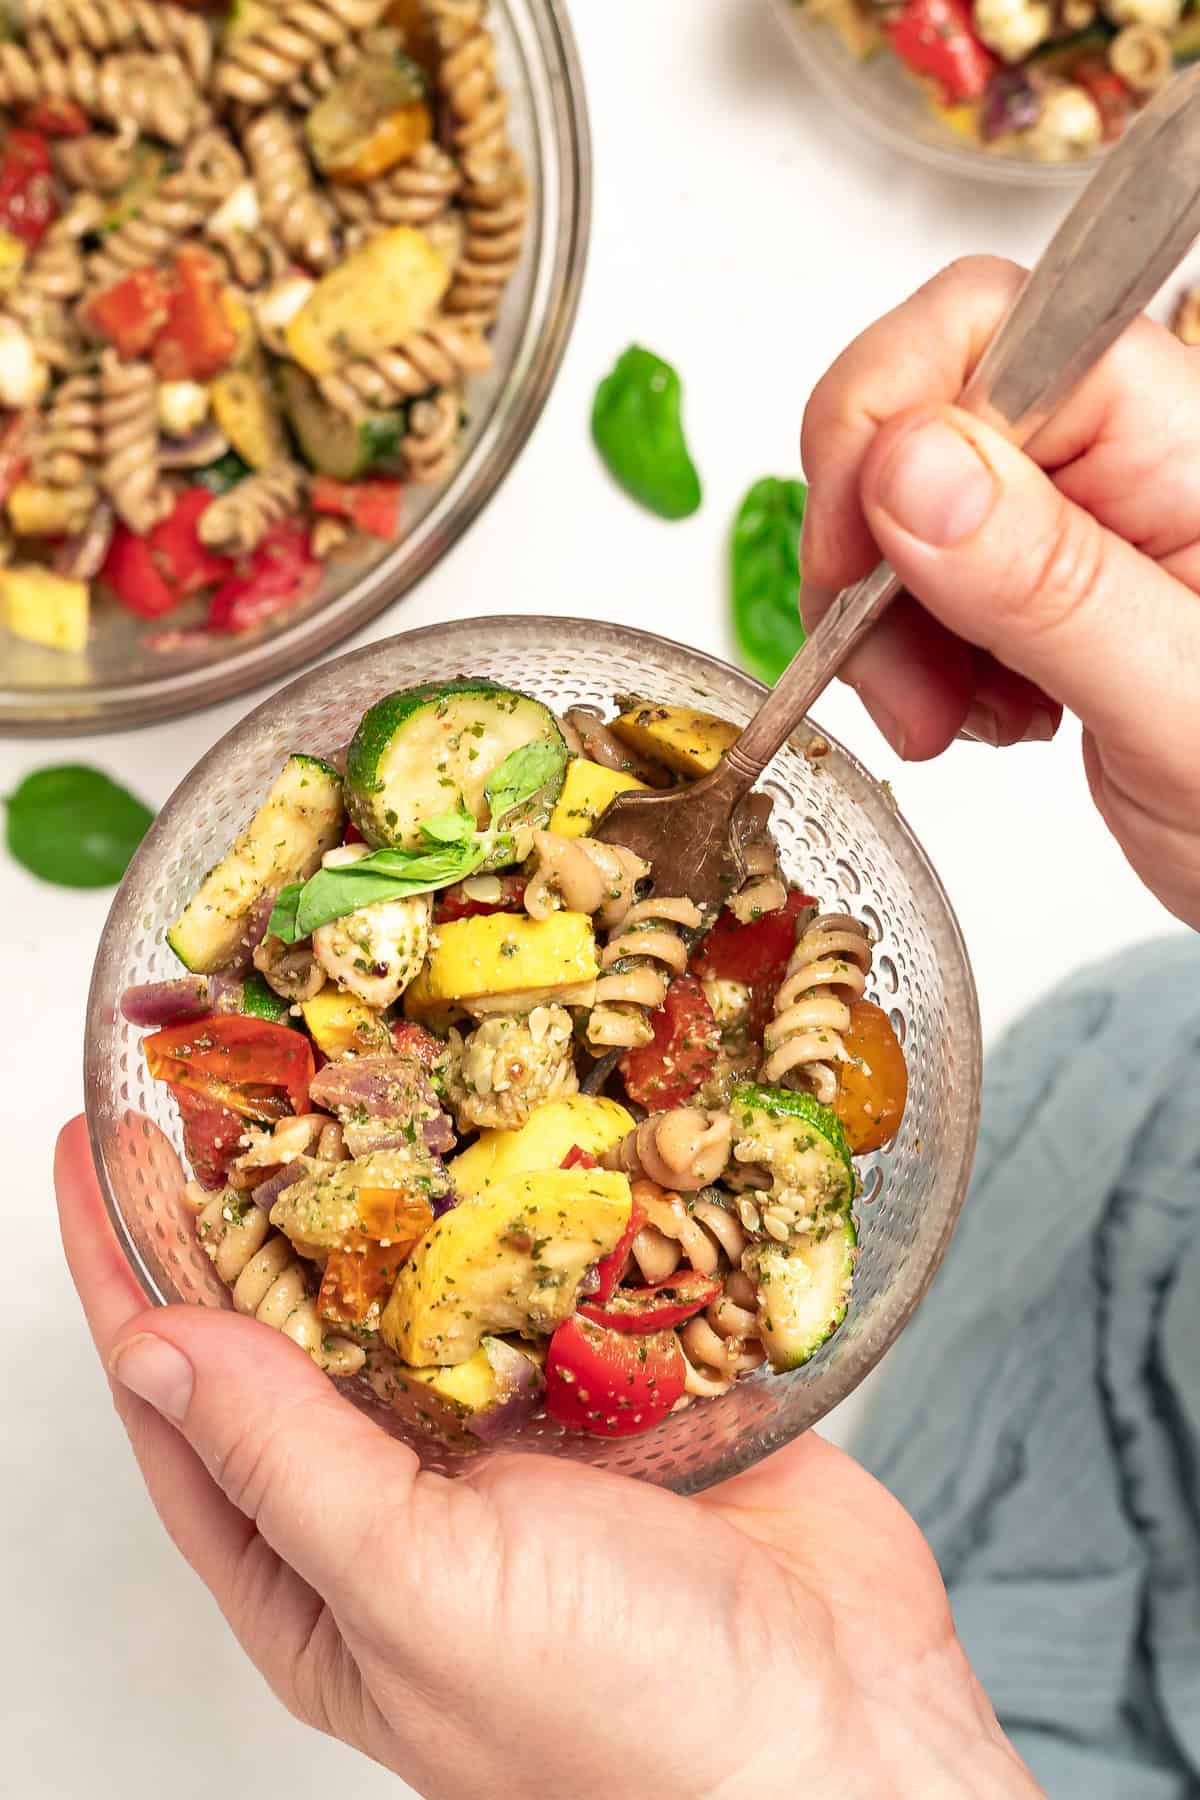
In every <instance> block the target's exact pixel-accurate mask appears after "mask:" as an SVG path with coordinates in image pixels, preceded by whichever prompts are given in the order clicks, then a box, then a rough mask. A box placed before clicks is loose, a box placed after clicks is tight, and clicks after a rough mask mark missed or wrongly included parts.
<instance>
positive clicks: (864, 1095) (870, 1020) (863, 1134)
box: [834, 1000, 908, 1156]
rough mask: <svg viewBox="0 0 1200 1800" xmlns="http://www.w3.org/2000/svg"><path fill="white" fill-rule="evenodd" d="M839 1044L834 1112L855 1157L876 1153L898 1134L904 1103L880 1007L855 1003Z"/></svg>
mask: <svg viewBox="0 0 1200 1800" xmlns="http://www.w3.org/2000/svg"><path fill="white" fill-rule="evenodd" d="M842 1041H843V1043H844V1044H845V1046H846V1051H847V1054H848V1055H849V1057H850V1061H849V1062H848V1063H845V1064H843V1067H842V1078H841V1081H840V1083H839V1084H838V1095H837V1099H836V1100H835V1102H834V1111H835V1112H836V1113H837V1116H838V1118H839V1119H840V1120H841V1122H842V1130H843V1131H844V1132H845V1133H846V1141H847V1142H848V1144H849V1145H850V1149H851V1152H852V1153H853V1154H854V1155H855V1156H861V1155H862V1154H863V1153H864V1152H865V1151H867V1150H879V1149H882V1147H883V1145H884V1144H889V1143H891V1141H892V1139H893V1138H894V1137H895V1135H896V1133H897V1132H898V1131H899V1129H900V1121H901V1119H902V1118H903V1117H904V1106H905V1102H906V1101H907V1099H908V1068H907V1066H906V1064H905V1061H904V1052H903V1050H902V1049H901V1048H900V1042H899V1039H898V1038H897V1036H896V1033H895V1031H894V1030H893V1029H892V1022H891V1020H890V1019H889V1018H888V1016H887V1014H886V1013H885V1012H884V1010H883V1008H882V1007H881V1006H876V1005H875V1004H874V1002H873V1001H871V1000H858V1001H856V1002H855V1004H854V1005H853V1006H852V1007H851V1008H850V1029H849V1031H846V1032H843V1034H842Z"/></svg>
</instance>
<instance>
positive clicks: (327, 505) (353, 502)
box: [309, 475, 404, 538]
mask: <svg viewBox="0 0 1200 1800" xmlns="http://www.w3.org/2000/svg"><path fill="white" fill-rule="evenodd" d="M309 498H310V500H311V501H312V508H313V511H314V512H319V513H333V514H334V515H335V517H337V518H340V519H349V520H350V522H351V524H352V525H356V526H357V527H358V529H359V531H365V532H368V533H369V534H370V535H371V536H372V537H378V538H394V537H395V536H396V533H397V532H398V531H399V529H400V509H401V507H402V505H403V503H404V483H403V482H402V481H335V480H334V479H333V477H332V476H331V475H318V476H317V478H316V480H315V481H314V482H313V483H312V485H311V487H310V489H309Z"/></svg>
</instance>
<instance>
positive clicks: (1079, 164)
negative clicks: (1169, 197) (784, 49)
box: [768, 0, 1107, 190]
mask: <svg viewBox="0 0 1200 1800" xmlns="http://www.w3.org/2000/svg"><path fill="white" fill-rule="evenodd" d="M768 4H769V5H770V7H771V10H772V12H773V13H774V14H775V17H776V19H777V20H778V22H779V27H780V29H781V30H782V31H783V33H784V34H785V36H786V37H787V39H788V42H789V43H790V44H791V46H792V50H793V52H794V54H795V57H796V60H797V62H799V63H800V64H801V66H802V67H803V69H804V71H805V73H806V74H807V75H808V76H809V77H810V78H811V79H812V81H813V82H814V83H815V85H816V86H817V87H818V88H819V89H820V91H821V93H822V94H823V95H824V97H825V99H826V100H827V101H828V102H829V103H830V104H831V105H833V106H835V107H836V108H838V109H839V110H842V109H844V110H845V111H846V113H847V114H848V115H849V116H850V117H851V118H852V119H853V121H854V124H855V125H856V126H857V127H858V128H859V129H861V130H862V131H864V132H866V134H867V135H868V136H869V137H872V138H874V140H875V142H876V143H877V144H882V145H883V146H884V148H885V149H888V150H897V151H899V152H900V153H901V154H902V155H904V156H907V157H910V158H911V159H912V160H913V161H915V162H923V163H924V164H925V165H926V167H930V168H936V169H938V170H940V171H941V172H942V173H943V174H945V175H954V176H956V177H958V179H959V180H963V179H965V180H968V181H985V182H988V183H989V184H991V185H992V186H996V187H1036V188H1058V189H1060V190H1061V189H1063V188H1076V187H1080V186H1081V185H1082V184H1083V183H1084V182H1086V181H1088V180H1089V179H1090V178H1091V177H1092V176H1093V175H1094V174H1095V173H1096V170H1097V169H1098V168H1099V166H1100V164H1101V163H1102V162H1103V161H1104V158H1105V156H1106V155H1107V150H1102V151H1100V152H1099V153H1098V154H1094V155H1092V156H1082V157H1079V158H1077V159H1075V160H1073V161H1070V162H1060V163H1054V162H1036V161H1035V160H1034V159H1033V158H1032V157H1024V156H1011V155H1008V154H1004V155H999V154H997V153H996V152H994V151H991V150H986V149H982V148H976V147H975V146H974V145H973V144H971V143H970V141H969V140H968V139H966V138H962V139H959V138H957V137H956V136H955V134H954V133H953V132H951V131H950V129H949V128H948V127H945V128H943V133H942V134H941V135H938V136H933V135H931V136H930V137H928V138H924V137H918V136H917V135H915V133H914V132H912V131H910V130H908V129H906V128H905V127H904V126H903V125H901V124H899V123H898V122H897V121H895V120H893V119H891V118H889V117H888V116H887V114H886V113H885V112H884V111H881V110H879V109H877V108H875V107H873V106H871V105H870V104H869V100H868V98H867V96H866V93H865V85H866V84H865V83H864V81H863V80H861V79H860V78H859V75H858V69H859V67H860V65H858V64H856V63H855V62H854V61H853V60H852V58H851V57H850V55H849V53H848V52H846V51H845V48H844V46H843V45H842V44H841V42H840V40H837V39H836V34H835V33H833V31H832V30H831V28H830V27H828V26H825V25H823V24H819V22H818V21H815V20H806V19H804V18H803V17H802V16H801V15H802V13H803V10H804V9H803V6H802V4H801V0H768ZM818 29H820V30H823V31H824V32H825V33H826V35H827V36H828V38H829V39H830V45H829V53H828V54H827V53H826V49H825V46H824V45H823V44H821V42H820V41H819V40H817V31H818ZM814 40H816V41H814ZM835 52H836V53H835ZM930 121H931V127H932V129H933V130H936V129H937V121H936V119H935V118H934V116H933V114H932V113H931V114H930Z"/></svg>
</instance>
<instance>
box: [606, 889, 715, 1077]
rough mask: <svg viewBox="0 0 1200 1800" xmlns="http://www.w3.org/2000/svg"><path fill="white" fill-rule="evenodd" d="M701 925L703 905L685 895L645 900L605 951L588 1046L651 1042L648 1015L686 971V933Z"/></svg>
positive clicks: (629, 1046)
mask: <svg viewBox="0 0 1200 1800" xmlns="http://www.w3.org/2000/svg"><path fill="white" fill-rule="evenodd" d="M700 924H701V915H700V909H699V907H698V906H697V905H696V904H695V902H694V901H692V900H688V899H687V898H686V897H685V896H683V895H682V894H677V895H664V896H663V898H662V899H659V898H658V897H657V896H656V897H655V898H653V899H651V900H641V901H639V902H638V904H637V905H636V906H632V907H631V908H630V909H629V911H628V912H627V913H626V915H625V917H624V919H623V921H622V923H621V924H620V925H619V926H618V927H617V929H616V930H615V931H614V932H613V933H612V934H611V936H610V937H609V940H608V942H607V943H606V944H605V946H604V949H603V950H602V951H601V952H600V970H601V974H600V979H599V981H598V982H597V983H596V1004H595V1006H594V1007H593V1009H592V1012H591V1014H590V1016H589V1018H588V1025H587V1036H588V1042H589V1044H596V1045H600V1046H602V1047H603V1048H604V1049H611V1048H613V1047H614V1046H620V1047H622V1048H631V1047H633V1046H635V1045H637V1044H646V1043H649V1041H650V1039H651V1037H652V1035H653V1027H652V1026H651V1024H650V1021H649V1018H648V1016H647V1015H648V1014H650V1013H652V1012H654V1011H656V1010H657V1008H658V1007H660V1006H661V1005H662V1003H663V1000H664V999H665V998H666V992H667V987H668V985H669V983H670V981H671V979H672V977H673V976H675V975H682V974H683V972H684V970H685V969H686V968H687V963H688V948H687V944H686V943H685V942H684V938H683V933H684V932H685V931H697V930H699V928H700Z"/></svg>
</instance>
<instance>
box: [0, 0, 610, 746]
mask: <svg viewBox="0 0 1200 1800" xmlns="http://www.w3.org/2000/svg"><path fill="white" fill-rule="evenodd" d="M489 23H490V25H491V29H492V31H493V33H494V35H495V38H496V45H497V53H498V58H499V65H500V73H501V77H502V80H503V82H504V84H505V87H506V89H507V92H508V94H509V98H510V124H511V129H512V135H513V139H514V142H515V143H516V144H517V146H518V148H519V149H520V151H521V153H522V155H523V156H524V158H525V162H526V166H527V168H528V170H529V177H530V190H531V211H530V221H529V231H528V235H527V239H526V244H525V252H524V255H523V257H522V260H521V263H520V266H519V268H518V269H517V272H516V273H515V275H514V276H513V279H512V282H511V283H510V285H509V288H508V292H507V294H506V295H505V300H504V306H503V310H502V312H501V315H500V320H499V323H498V325H497V328H496V331H495V333H494V334H493V339H492V344H493V349H494V352H495V362H494V366H493V368H492V369H491V371H490V372H489V373H488V374H487V375H485V376H483V377H478V378H473V379H472V380H471V381H470V382H469V383H468V387H467V405H468V408H469V411H470V423H469V426H468V429H467V432H466V436H465V447H464V454H463V458H462V461H461V462H460V464H459V466H458V468H457V469H456V471H455V473H454V474H453V476H452V477H451V478H450V480H449V481H448V482H443V483H441V484H438V485H434V486H431V487H410V488H409V489H408V491H407V494H406V497H405V507H404V526H403V530H404V535H403V537H402V538H401V540H400V541H399V542H398V543H397V544H395V545H394V546H393V547H391V548H390V549H388V550H387V551H386V552H384V554H383V555H382V556H380V555H377V554H373V553H372V554H368V555H365V556H364V557H363V558H362V559H360V560H359V561H358V562H357V563H355V564H351V565H349V566H347V565H346V564H345V563H343V564H342V565H341V567H340V568H339V569H337V570H336V572H334V571H331V572H330V574H329V575H328V576H327V578H326V580H325V582H324V583H323V585H322V587H321V589H320V590H319V592H318V593H317V594H316V595H315V596H314V597H313V598H312V599H311V600H310V601H308V602H307V603H305V604H304V605H302V606H299V607H297V608H296V609H295V610H294V611H292V612H289V613H287V614H286V615H284V616H282V617H281V618H279V619H278V620H275V621H273V622H272V623H271V625H270V626H268V627H264V628H263V629H262V630H259V631H256V632H254V633H252V634H250V635H248V636H246V637H241V638H236V637H217V636H213V637H204V636H202V635H201V634H197V633H191V634H184V642H183V643H182V644H181V645H180V647H179V648H177V649H174V650H169V651H164V650H161V649H153V648H150V647H147V645H146V644H145V643H144V642H143V639H144V637H145V635H146V633H147V629H148V628H146V627H144V626H143V625H142V624H141V623H140V621H138V620H136V619H134V618H132V617H131V616H130V615H129V614H127V613H125V612H123V611H122V610H121V608H119V607H117V606H115V605H106V606H104V607H103V609H102V610H101V611H100V612H99V615H98V617H97V621H96V625H95V627H94V629H93V631H92V635H91V639H90V641H89V644H88V648H87V650H86V652H85V653H83V654H81V655H78V656H74V655H67V654H63V653H61V652H56V651H52V650H47V649H44V648H41V647H39V646H38V645H35V644H26V643H22V642H21V641H20V640H19V639H17V638H15V637H13V636H11V634H9V633H8V632H5V631H3V630H0V731H10V732H17V733H19V734H20V735H22V736H28V735H31V734H34V733H38V734H50V735H55V736H61V735H62V734H64V733H67V732H78V731H97V730H103V729H106V728H107V727H111V726H120V725H139V724H144V723H145V722H146V721H148V720H151V719H159V718H166V717H173V716H175V715H177V714H179V713H183V712H187V711H189V710H190V709H191V708H193V707H197V706H203V705H207V704H208V703H210V702H212V701H216V700H227V699H229V697H230V696H231V695H233V694H238V693H241V692H242V691H243V690H244V689H246V688H250V687H255V686H258V685H260V684H261V683H263V682H264V681H267V680H270V679H271V678H272V677H278V676H281V675H284V674H286V673H287V672H288V671H289V670H291V669H295V668H297V667H299V665H300V664H301V663H304V662H306V661H308V660H309V659H310V658H312V657H314V656H317V655H318V654H319V653H320V652H321V651H323V650H327V649H328V648H329V646H330V645H331V644H335V643H338V642H339V641H340V640H341V639H342V638H345V637H347V636H348V635H349V634H350V633H351V632H353V631H355V630H357V628H358V627H359V626H360V625H363V624H365V623H366V621H367V620H368V619H371V618H373V617H374V616H375V615H376V614H377V613H379V612H381V611H382V610H383V608H384V607H386V606H390V605H391V603H392V602H393V601H394V600H398V599H399V598H400V596H401V595H402V594H405V593H407V591H408V590H409V589H410V588H411V587H412V586H413V585H414V583H416V582H417V581H419V580H420V578H421V577H422V576H423V575H425V574H427V573H428V571H429V570H430V569H431V568H432V567H433V565H434V563H436V562H437V560H438V558H439V557H441V556H443V555H444V554H445V553H446V551H447V550H449V549H450V548H451V547H452V545H453V544H454V543H455V542H456V541H457V539H458V538H459V537H461V535H462V533H463V532H464V531H465V530H466V528H467V526H468V525H469V524H470V523H471V521H472V520H473V519H474V518H475V516H476V515H477V513H478V512H479V511H480V509H481V508H482V507H483V506H484V504H485V503H486V502H487V501H488V500H490V498H491V497H492V495H493V494H494V493H495V491H496V489H497V487H498V486H499V485H500V483H501V481H502V480H503V478H504V476H505V474H506V473H507V471H508V469H509V468H510V467H511V465H512V463H513V461H514V459H515V458H516V456H517V454H518V452H519V451H520V450H521V447H522V445H523V444H524V443H525V440H526V439H527V438H528V436H529V433H530V432H531V431H532V429H533V426H534V424H535V423H536V421H537V418H538V415H539V413H540V412H541V409H542V406H543V404H544V403H545V400H546V396H547V394H548V393H549V391H550V386H551V383H552V382H553V379H554V376H555V374H556V372H557V370H558V366H559V363H560V361H561V359H562V354H563V351H564V349H565V348H566V343H567V338H568V335H569V332H570V328H571V323H572V320H573V319H574V316H575V308H576V303H577V301H578V297H579V288H580V283H581V281H582V278H583V268H584V262H585V259H586V252H587V239H588V226H589V219H590V209H591V200H590V196H591V158H590V146H589V139H588V125H587V106H586V102H585V99H584V89H583V80H582V76H581V73H580V69H579V61H578V57H577V54H576V49H575V43H574V39H573V37H572V35H571V28H570V25H569V23H568V19H567V12H566V7H565V4H564V3H563V0H492V6H491V9H490V12H489ZM160 623H161V622H160ZM168 623H169V624H171V625H174V624H175V623H176V619H175V618H174V617H173V618H172V619H171V620H169V621H168ZM155 629H157V627H151V628H149V630H151V631H153V630H155Z"/></svg>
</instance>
